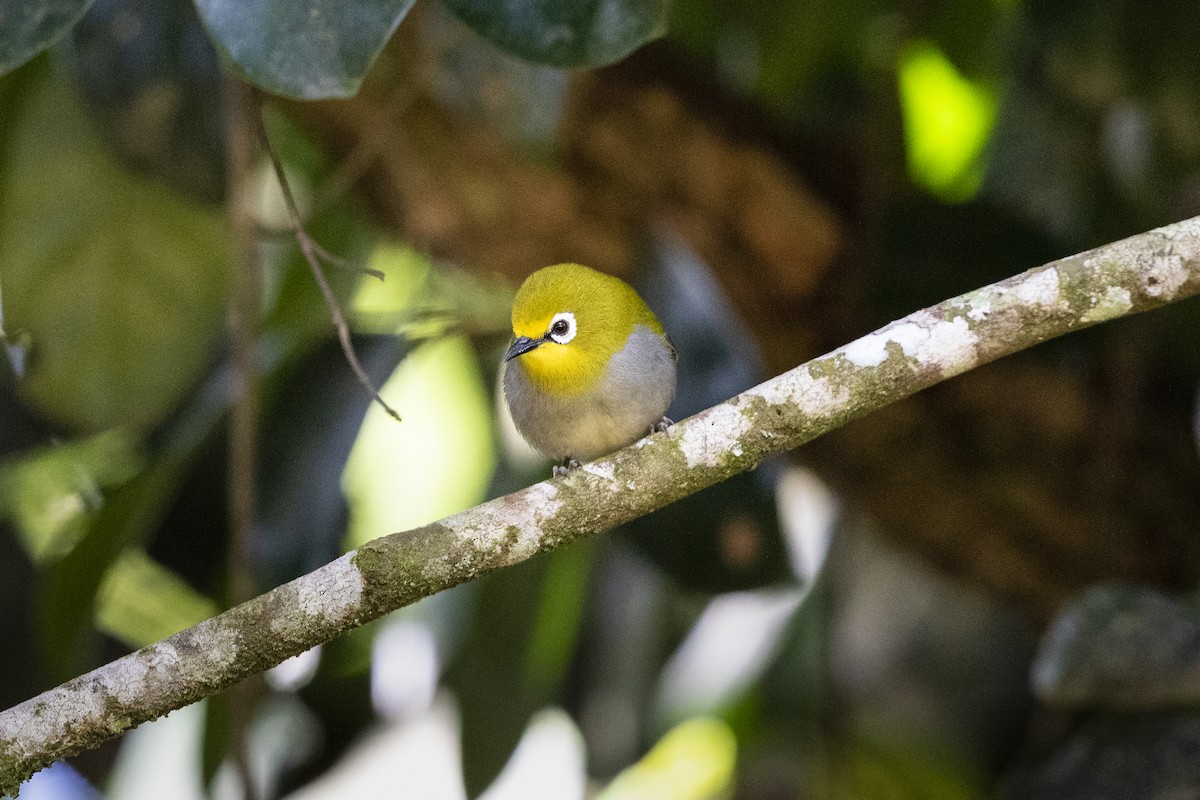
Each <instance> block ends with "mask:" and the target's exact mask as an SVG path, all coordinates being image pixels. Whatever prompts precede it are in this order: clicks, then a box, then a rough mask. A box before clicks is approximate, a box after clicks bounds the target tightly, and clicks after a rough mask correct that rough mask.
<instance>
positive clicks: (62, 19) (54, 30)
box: [0, 0, 92, 75]
mask: <svg viewBox="0 0 1200 800" xmlns="http://www.w3.org/2000/svg"><path fill="white" fill-rule="evenodd" d="M91 4H92V0H0V75H3V74H4V73H6V72H10V71H12V70H14V69H16V68H17V67H19V66H21V65H22V64H24V63H25V62H26V61H28V60H29V59H31V58H33V57H34V56H36V55H37V54H38V53H40V52H42V51H43V50H45V49H46V48H47V47H49V46H50V45H51V44H53V43H54V41H55V40H56V39H58V37H60V36H62V35H63V34H64V33H66V32H67V31H68V30H69V29H70V28H71V26H72V25H74V24H75V21H76V20H78V19H79V18H80V17H81V16H83V12H85V11H87V9H88V6H90V5H91Z"/></svg>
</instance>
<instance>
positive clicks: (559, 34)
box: [445, 0, 667, 67]
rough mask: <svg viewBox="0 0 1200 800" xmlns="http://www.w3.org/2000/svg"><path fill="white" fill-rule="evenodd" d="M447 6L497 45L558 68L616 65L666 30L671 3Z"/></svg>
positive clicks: (555, 1) (630, 0)
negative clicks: (616, 62) (669, 4)
mask: <svg viewBox="0 0 1200 800" xmlns="http://www.w3.org/2000/svg"><path fill="white" fill-rule="evenodd" d="M445 2H446V5H447V6H448V7H449V8H450V10H451V11H453V12H454V13H455V14H456V15H457V16H458V17H459V18H460V19H461V20H462V21H463V22H465V23H467V25H469V26H471V28H472V29H474V31H475V32H476V33H478V34H479V35H480V36H482V37H483V38H485V39H487V40H488V41H490V42H492V44H495V45H496V46H497V47H500V48H501V49H503V50H507V51H508V52H510V53H512V54H513V55H517V56H520V57H521V58H525V59H528V60H529V61H534V62H536V63H539V64H551V65H553V66H557V67H597V66H602V65H604V64H611V63H612V62H614V61H619V60H620V59H622V58H624V57H625V56H627V55H629V54H630V53H631V52H633V51H634V50H636V49H637V48H639V47H641V46H642V45H643V44H645V43H646V42H648V41H650V40H651V39H657V38H658V37H660V36H662V35H663V34H664V33H666V30H667V0H524V2H519V3H490V2H481V1H480V0H445Z"/></svg>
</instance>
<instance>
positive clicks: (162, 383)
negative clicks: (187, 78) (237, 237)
mask: <svg viewBox="0 0 1200 800" xmlns="http://www.w3.org/2000/svg"><path fill="white" fill-rule="evenodd" d="M9 145H10V146H9V152H8V153H7V154H6V158H7V165H8V170H7V173H6V176H5V182H4V184H3V186H0V263H3V264H4V293H5V294H4V304H5V324H6V326H8V327H9V328H11V329H15V330H22V331H24V332H26V333H28V335H29V337H30V338H29V343H30V353H29V363H28V369H27V370H26V375H25V379H24V380H23V381H22V383H21V388H22V390H23V392H24V393H25V395H26V397H28V398H29V399H30V400H31V401H32V402H33V403H34V404H35V405H36V406H37V407H38V408H39V409H40V410H41V411H43V412H44V413H46V414H47V415H49V416H51V417H53V418H55V419H57V420H58V421H60V422H63V423H67V424H69V425H73V426H77V427H79V428H83V429H88V430H102V429H106V428H109V427H113V426H115V425H129V426H134V427H137V426H142V425H148V424H152V423H154V422H156V421H157V420H158V419H160V418H161V416H162V415H163V414H164V413H165V412H166V411H167V410H168V409H169V408H170V407H171V406H172V404H174V403H175V402H176V401H177V400H178V399H179V397H180V396H181V394H182V393H183V391H184V390H185V389H186V388H187V386H188V385H189V384H190V383H192V382H193V381H194V380H195V379H196V377H197V374H198V372H199V370H200V368H201V367H202V366H203V365H204V363H205V361H206V360H207V358H208V357H209V343H210V342H211V341H212V340H213V338H214V337H215V335H216V334H217V332H218V331H219V330H220V327H221V324H222V322H223V311H222V308H223V298H224V285H225V273H226V269H225V258H226V254H225V245H224V225H223V221H222V217H221V215H220V214H219V213H218V212H216V211H213V210H209V209H204V208H201V207H199V206H196V205H193V204H191V203H189V202H187V201H186V200H184V199H183V198H181V197H179V196H177V195H175V194H174V193H172V192H171V191H169V190H167V189H165V188H163V187H161V186H159V185H158V184H156V183H153V182H151V181H149V180H145V179H141V178H138V177H136V176H134V175H131V174H130V173H129V172H128V171H127V170H125V169H123V168H122V167H120V166H119V165H118V164H116V163H115V162H114V160H113V159H112V158H111V157H110V155H109V154H108V153H107V152H106V151H105V150H104V148H103V146H102V145H101V144H100V143H99V141H98V139H97V137H96V135H95V132H94V131H93V130H92V129H91V128H90V126H89V125H88V122H87V120H86V116H85V114H84V113H83V110H82V107H81V104H80V102H79V101H78V99H77V98H76V96H75V95H74V93H73V92H72V91H71V90H70V89H69V88H68V87H67V86H66V85H64V84H62V83H59V82H56V81H53V80H47V81H46V82H44V83H43V84H42V86H41V87H40V90H39V92H38V94H37V96H36V97H34V98H32V99H31V100H30V102H29V103H28V105H27V106H26V108H25V113H24V114H23V115H22V117H21V118H20V119H18V120H17V121H16V130H15V131H14V133H13V135H12V137H11V139H10V140H9Z"/></svg>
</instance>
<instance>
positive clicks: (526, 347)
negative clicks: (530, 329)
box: [504, 336, 546, 361]
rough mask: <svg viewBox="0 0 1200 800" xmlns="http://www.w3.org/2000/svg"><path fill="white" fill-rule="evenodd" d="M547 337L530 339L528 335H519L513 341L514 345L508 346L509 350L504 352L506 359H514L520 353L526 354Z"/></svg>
mask: <svg viewBox="0 0 1200 800" xmlns="http://www.w3.org/2000/svg"><path fill="white" fill-rule="evenodd" d="M544 341H546V340H545V339H530V338H529V337H528V336H518V337H517V340H516V341H515V342H513V343H512V347H510V348H508V352H507V353H505V354H504V360H505V361H512V360H513V359H514V358H516V357H517V356H519V355H524V354H525V353H528V352H529V351H530V350H533V349H534V348H536V347H537V346H538V345H540V344H541V343H542V342H544Z"/></svg>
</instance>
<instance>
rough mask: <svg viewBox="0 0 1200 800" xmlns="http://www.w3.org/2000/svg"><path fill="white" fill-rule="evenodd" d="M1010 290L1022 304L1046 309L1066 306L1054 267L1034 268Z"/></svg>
mask: <svg viewBox="0 0 1200 800" xmlns="http://www.w3.org/2000/svg"><path fill="white" fill-rule="evenodd" d="M1010 291H1011V292H1012V294H1013V296H1014V297H1016V298H1017V300H1019V301H1020V302H1021V303H1022V304H1024V305H1026V306H1036V307H1041V308H1048V309H1064V308H1066V306H1067V303H1066V300H1065V299H1064V298H1063V296H1062V287H1061V284H1060V281H1059V276H1058V270H1057V269H1055V268H1054V267H1049V268H1047V269H1040V270H1035V271H1034V272H1031V273H1029V274H1028V275H1026V276H1025V278H1024V280H1022V281H1020V282H1019V283H1018V284H1016V285H1015V286H1013V287H1012V288H1011V289H1010Z"/></svg>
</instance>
